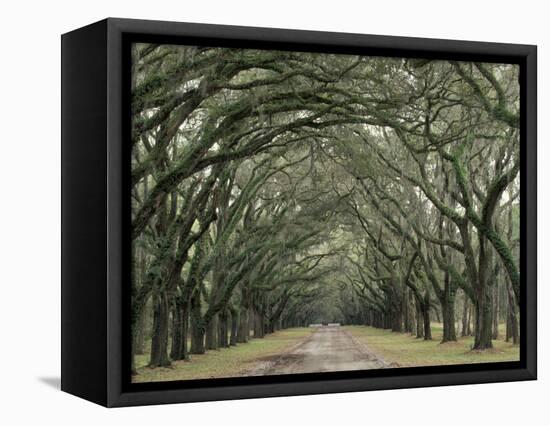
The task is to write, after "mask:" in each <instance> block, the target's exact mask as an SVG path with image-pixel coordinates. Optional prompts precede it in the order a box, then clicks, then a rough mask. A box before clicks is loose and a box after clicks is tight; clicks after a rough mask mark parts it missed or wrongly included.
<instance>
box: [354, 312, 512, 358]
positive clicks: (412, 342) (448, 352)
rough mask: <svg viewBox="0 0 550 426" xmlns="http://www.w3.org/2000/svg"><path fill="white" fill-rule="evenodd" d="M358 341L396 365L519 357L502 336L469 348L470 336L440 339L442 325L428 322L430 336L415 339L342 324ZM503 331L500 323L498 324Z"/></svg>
mask: <svg viewBox="0 0 550 426" xmlns="http://www.w3.org/2000/svg"><path fill="white" fill-rule="evenodd" d="M345 329H346V330H348V331H349V332H350V333H351V334H352V335H353V336H354V337H355V338H356V339H357V340H358V341H360V342H361V343H363V344H365V345H366V346H367V348H368V349H369V350H370V351H371V352H373V353H374V354H375V355H377V356H379V357H381V358H382V359H383V360H384V361H386V362H387V363H389V364H397V365H393V366H396V367H397V366H399V367H416V366H427V365H449V364H473V363H482V362H501V361H519V346H514V345H512V344H511V343H506V342H505V341H504V340H501V339H497V340H493V346H494V348H493V349H490V350H486V351H472V350H471V348H472V346H473V343H474V338H473V337H471V336H469V337H459V339H458V341H457V342H448V343H440V341H441V338H442V336H443V325H442V324H440V323H433V324H432V337H433V340H431V341H429V340H423V339H417V338H415V337H414V336H411V335H410V334H406V333H394V332H392V331H390V330H381V329H378V328H373V327H365V326H346V327H345ZM499 334H500V336H503V335H504V334H505V329H504V325H501V326H500V328H499Z"/></svg>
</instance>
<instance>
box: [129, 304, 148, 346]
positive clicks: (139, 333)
mask: <svg viewBox="0 0 550 426" xmlns="http://www.w3.org/2000/svg"><path fill="white" fill-rule="evenodd" d="M145 318H146V312H145V307H143V309H141V311H140V315H139V319H138V321H137V329H136V330H135V333H134V343H133V345H132V350H133V352H134V354H135V355H143V353H144V352H145Z"/></svg>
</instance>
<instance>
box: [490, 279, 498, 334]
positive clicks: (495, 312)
mask: <svg viewBox="0 0 550 426" xmlns="http://www.w3.org/2000/svg"><path fill="white" fill-rule="evenodd" d="M498 303H499V289H498V280H497V278H496V277H495V282H494V283H493V333H492V336H491V337H492V338H493V340H496V339H498Z"/></svg>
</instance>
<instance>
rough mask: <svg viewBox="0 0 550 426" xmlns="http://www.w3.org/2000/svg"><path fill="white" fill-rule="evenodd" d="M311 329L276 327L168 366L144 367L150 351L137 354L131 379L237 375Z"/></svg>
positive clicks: (294, 342) (306, 334)
mask: <svg viewBox="0 0 550 426" xmlns="http://www.w3.org/2000/svg"><path fill="white" fill-rule="evenodd" d="M311 333H312V329H309V328H293V329H288V330H281V331H277V332H275V333H273V334H270V335H268V336H266V337H264V338H263V339H251V340H250V341H249V342H248V343H241V344H238V345H237V346H233V347H230V348H222V349H219V350H214V351H207V352H206V353H205V354H204V355H191V360H190V361H175V362H173V363H172V366H171V367H169V368H149V367H146V365H147V362H148V361H149V354H144V355H139V356H136V360H135V362H136V367H137V373H138V374H137V375H134V376H133V377H132V381H133V382H136V383H137V382H160V381H170V380H190V379H208V378H218V377H236V376H239V375H241V374H242V373H243V372H245V371H246V370H248V369H250V368H252V367H253V366H254V365H255V363H256V362H257V361H258V359H259V358H263V357H269V356H272V355H275V354H277V353H280V352H284V351H285V350H287V349H289V348H290V347H292V346H293V345H295V344H296V343H298V342H299V341H300V340H302V339H303V338H304V337H306V336H308V335H309V334H311Z"/></svg>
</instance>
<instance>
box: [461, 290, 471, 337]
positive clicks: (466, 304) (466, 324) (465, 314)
mask: <svg viewBox="0 0 550 426" xmlns="http://www.w3.org/2000/svg"><path fill="white" fill-rule="evenodd" d="M468 307H469V300H468V296H467V295H466V294H464V302H463V306H462V330H461V331H460V335H461V336H462V337H464V336H467V335H468V327H469V321H470V318H469V313H468Z"/></svg>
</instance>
